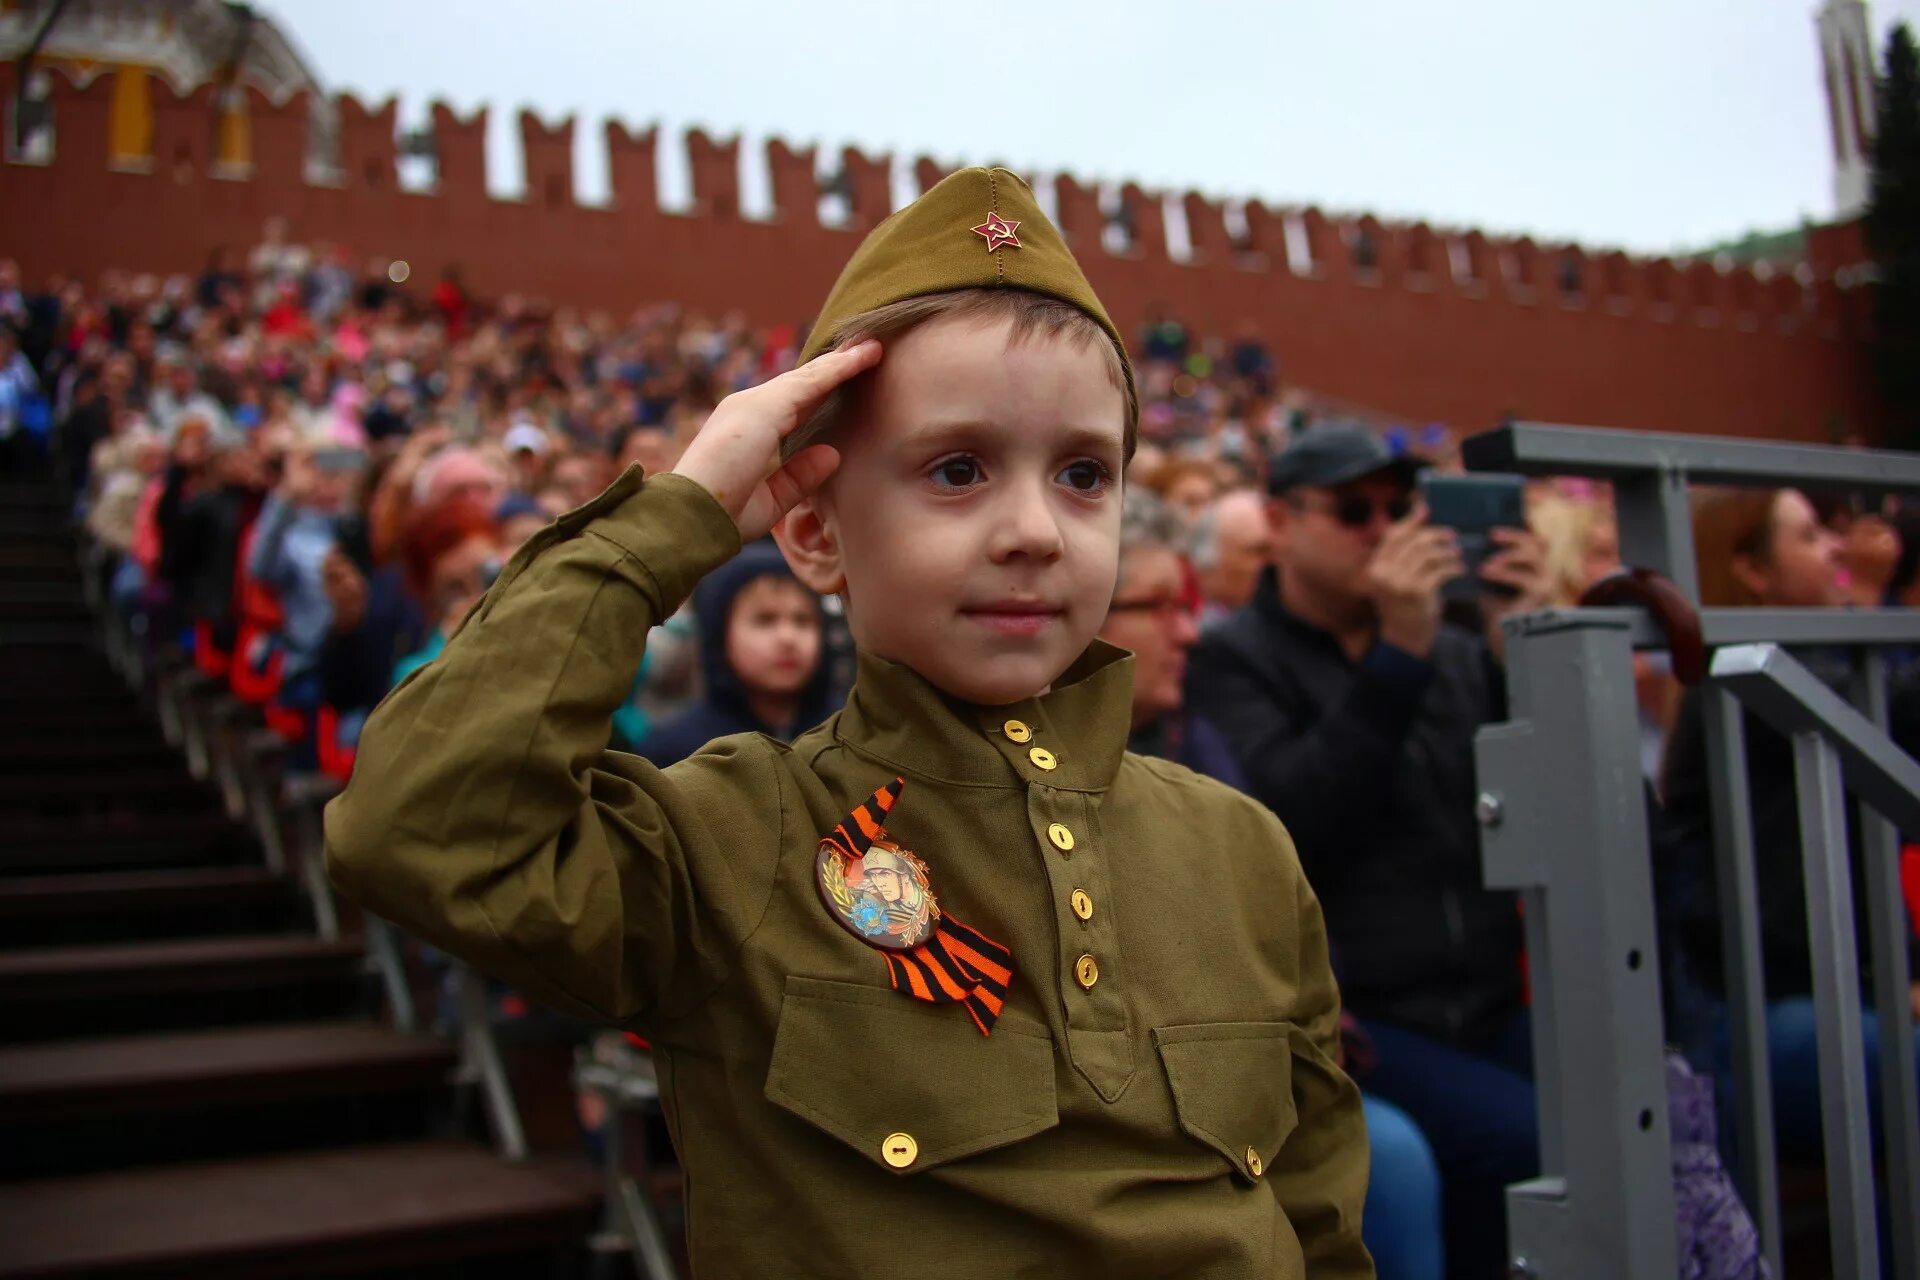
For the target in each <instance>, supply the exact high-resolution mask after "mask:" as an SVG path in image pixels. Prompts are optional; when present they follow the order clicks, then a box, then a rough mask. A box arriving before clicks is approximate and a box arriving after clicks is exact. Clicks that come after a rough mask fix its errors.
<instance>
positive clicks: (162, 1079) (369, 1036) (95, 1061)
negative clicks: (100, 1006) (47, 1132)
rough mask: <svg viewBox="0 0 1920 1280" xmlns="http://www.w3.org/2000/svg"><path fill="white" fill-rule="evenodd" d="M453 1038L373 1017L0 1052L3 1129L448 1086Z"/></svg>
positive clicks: (79, 1042) (11, 1049) (121, 1038)
mask: <svg viewBox="0 0 1920 1280" xmlns="http://www.w3.org/2000/svg"><path fill="white" fill-rule="evenodd" d="M452 1064H453V1050H452V1049H451V1048H450V1047H449V1046H448V1045H447V1044H446V1043H445V1042H443V1041H440V1040H437V1039H433V1038H430V1037H426V1036H416V1035H405V1034H402V1033H401V1032H398V1031H392V1030H389V1029H388V1028H386V1027H383V1026H380V1025H378V1024H376V1023H371V1022H301V1023H293V1024H283V1025H278V1026H259V1027H240V1028H220V1029H215V1030H210V1031H187V1032H175V1033H170V1034H158V1035H139V1036H115V1037H112V1038H103V1039H94V1040H73V1041H63V1042H60V1043H57V1044H37V1045H26V1046H17V1047H13V1048H0V1125H13V1124H19V1123H21V1122H22V1121H24V1120H28V1119H34V1120H45V1119H52V1118H56V1117H66V1116H72V1115H78V1114H81V1113H89V1114H91V1113H99V1112H111V1113H113V1114H126V1113H129V1112H137V1111H152V1110H159V1109H163V1108H167V1107H178V1106H202V1107H203V1106H207V1105H209V1104H216V1103H227V1104H233V1103H240V1102H248V1101H255V1100H258V1099H262V1098H281V1097H288V1096H293V1095H300V1094H312V1093H368V1092H377V1091H381V1090H388V1089H405V1088H418V1087H421V1086H423V1085H431V1084H435V1083H438V1082H439V1081H440V1080H441V1079H442V1078H443V1077H444V1075H445V1073H446V1071H447V1070H448V1068H450V1067H451V1066H452Z"/></svg>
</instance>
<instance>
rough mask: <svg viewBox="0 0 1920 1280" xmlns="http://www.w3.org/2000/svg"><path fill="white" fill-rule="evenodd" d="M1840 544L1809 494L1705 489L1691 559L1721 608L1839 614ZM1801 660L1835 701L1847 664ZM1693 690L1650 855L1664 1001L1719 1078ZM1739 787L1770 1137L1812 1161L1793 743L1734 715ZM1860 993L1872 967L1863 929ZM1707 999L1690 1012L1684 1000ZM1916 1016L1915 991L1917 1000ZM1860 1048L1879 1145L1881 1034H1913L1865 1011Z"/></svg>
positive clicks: (1809, 1018)
mask: <svg viewBox="0 0 1920 1280" xmlns="http://www.w3.org/2000/svg"><path fill="white" fill-rule="evenodd" d="M1840 547H1841V542H1840V538H1839V537H1838V536H1837V535H1836V534H1834V533H1833V532H1832V531H1831V530H1830V529H1828V528H1827V527H1826V526H1824V525H1822V524H1821V523H1820V521H1819V519H1818V518H1817V516H1816V515H1815V512H1814V508H1813V505H1812V504H1811V503H1810V502H1808V500H1807V498H1806V497H1805V495H1803V494H1801V493H1799V492H1798V491H1796V490H1793V489H1750V490H1714V491H1709V492H1706V493H1704V494H1702V495H1701V496H1700V497H1699V498H1698V499H1697V500H1696V504H1695V508H1694V548H1695V554H1696V558H1697V561H1698V568H1699V573H1700V601H1701V603H1702V604H1704V605H1708V606H1714V607H1721V608H1742V607H1755V608H1771V609H1801V608H1832V607H1837V606H1840V605H1843V604H1846V603H1848V596H1847V590H1846V588H1845V586H1844V585H1843V584H1842V581H1841V574H1840V569H1841V558H1840ZM1796 656H1797V657H1798V658H1799V659H1800V660H1801V661H1802V662H1804V663H1806V664H1807V665H1808V666H1809V667H1811V668H1812V669H1813V671H1814V672H1815V674H1816V675H1818V676H1820V677H1821V678H1822V679H1823V680H1824V681H1826V682H1827V683H1828V684H1829V685H1830V686H1831V687H1833V688H1834V689H1835V690H1836V692H1839V693H1841V694H1842V695H1843V696H1844V695H1845V694H1846V693H1847V687H1846V686H1847V681H1848V676H1849V674H1850V673H1849V669H1848V663H1847V662H1846V660H1845V657H1844V655H1836V654H1831V653H1827V652H1824V651H1819V650H1805V651H1797V652H1796ZM1899 696H1900V700H1899V701H1897V702H1896V705H1895V706H1894V708H1893V715H1892V721H1893V726H1894V733H1895V738H1896V740H1897V741H1900V742H1901V745H1902V746H1903V748H1904V749H1905V750H1907V751H1908V752H1910V753H1911V752H1913V751H1914V750H1915V748H1916V747H1920V741H1916V740H1915V734H1914V732H1913V722H1914V717H1913V716H1912V714H1911V701H1912V693H1911V691H1910V690H1908V691H1902V692H1901V694H1900V695H1899ZM1703 716H1704V712H1703V709H1702V704H1701V701H1700V691H1699V690H1697V689H1692V690H1688V691H1687V694H1686V696H1685V697H1684V698H1683V699H1682V701H1681V703H1680V710H1679V714H1678V716H1677V718H1676V720H1675V723H1674V728H1673V734H1672V738H1671V740H1670V741H1669V743H1668V747H1667V755H1666V760H1665V762H1664V766H1663V769H1662V773H1661V781H1660V793H1661V799H1662V812H1661V814H1660V817H1659V831H1658V839H1657V847H1658V853H1659V859H1660V861H1659V863H1657V864H1656V865H1657V867H1658V868H1659V870H1660V871H1661V873H1662V874H1661V888H1662V896H1663V899H1664V902H1663V907H1664V908H1665V911H1664V912H1663V914H1665V915H1666V916H1667V918H1668V919H1669V921H1670V922H1671V923H1670V929H1671V931H1672V933H1673V934H1674V935H1676V936H1673V937H1671V938H1670V939H1669V946H1668V947H1667V948H1665V949H1664V950H1666V951H1670V952H1672V953H1673V955H1672V956H1670V957H1669V959H1670V960H1675V959H1677V960H1678V961H1679V964H1678V966H1675V965H1674V964H1672V963H1669V966H1668V968H1669V971H1670V977H1669V986H1672V987H1675V988H1677V990H1676V991H1675V992H1674V996H1675V997H1677V998H1673V999H1670V1004H1672V1005H1673V1007H1674V1009H1675V1011H1676V1016H1677V1017H1678V1018H1679V1019H1680V1020H1681V1022H1682V1025H1680V1026H1678V1027H1677V1028H1676V1029H1675V1030H1676V1032H1677V1033H1678V1038H1679V1039H1680V1041H1681V1042H1682V1043H1683V1044H1685V1045H1686V1046H1687V1047H1688V1048H1689V1050H1690V1051H1691V1054H1692V1056H1693V1057H1694V1058H1695V1059H1696V1060H1700V1064H1701V1065H1702V1066H1703V1067H1704V1068H1705V1069H1707V1070H1709V1071H1714V1072H1716V1073H1718V1074H1720V1075H1721V1076H1722V1077H1723V1078H1725V1074H1726V1071H1727V1068H1728V1067H1729V1065H1730V1062H1731V1059H1730V1052H1731V1050H1730V1043H1729V1035H1728V1029H1727V1022H1726V1017H1725V1011H1724V1007H1723V1005H1722V1001H1723V1000H1724V996H1725V990H1726V986H1725V973H1724V969H1723V966H1722V953H1721V933H1720V921H1721V913H1720V907H1719V898H1718V893H1717V891H1716V888H1715V876H1714V857H1713V838H1714V836H1713V806H1712V795H1711V789H1712V781H1711V775H1710V773H1709V770H1708V767H1707V751H1706V740H1705V739H1706V733H1705V725H1704V720H1703ZM1743 720H1744V726H1745V736H1746V763H1747V785H1748V792H1749V802H1750V804H1751V806H1752V811H1753V812H1752V816H1753V854H1754V870H1755V880H1756V884H1757V886H1758V889H1759V899H1760V922H1759V923H1760V951H1761V963H1762V966H1763V968H1764V970H1765V975H1766V991H1767V999H1768V1006H1767V1057H1768V1064H1769V1068H1770V1070H1771V1074H1772V1081H1773V1108H1774V1118H1775V1130H1776V1135H1777V1137H1778V1140H1779V1145H1780V1150H1781V1152H1782V1154H1783V1155H1786V1156H1788V1157H1790V1158H1793V1159H1801V1160H1817V1159H1818V1158H1819V1157H1820V1152H1821V1142H1820V1089H1819V1064H1818V1060H1817V1059H1818V1055H1817V1052H1816V1048H1815V1034H1814V1032H1815V1017H1814V1008H1813V999H1812V991H1813V959H1812V954H1811V951H1810V945H1809V942H1808V936H1807V904H1806V889H1805V883H1804V879H1803V875H1802V869H1801V849H1800V823H1799V817H1798V809H1797V802H1796V800H1795V789H1794V767H1793V751H1792V745H1791V743H1789V742H1788V740H1787V739H1786V738H1785V737H1784V736H1782V735H1781V734H1779V733H1778V732H1776V731H1774V730H1773V729H1772V728H1770V727H1769V726H1768V725H1767V724H1765V723H1764V722H1763V721H1761V720H1760V719H1759V718H1758V717H1757V716H1754V715H1751V714H1748V715H1745V716H1744V717H1743ZM1858 836H1859V833H1858V830H1857V829H1853V830H1851V831H1850V833H1849V853H1850V855H1851V857H1852V858H1853V859H1854V861H1855V863H1856V866H1855V871H1856V881H1855V882H1856V883H1859V880H1858V877H1857V873H1858V870H1859V868H1858V865H1857V863H1858V860H1859V857H1860V846H1859V839H1858ZM1861 939H1862V947H1861V952H1860V959H1861V965H1862V970H1863V990H1865V989H1867V988H1866V987H1865V979H1866V977H1868V976H1870V975H1871V972H1872V964H1871V960H1870V957H1869V956H1868V955H1867V953H1866V948H1865V943H1864V939H1865V931H1864V930H1863V931H1862V932H1861ZM1908 939H1909V963H1910V964H1911V965H1912V966H1913V968H1912V970H1911V972H1912V973H1914V974H1915V975H1920V939H1917V938H1916V937H1915V935H1914V934H1913V933H1912V932H1911V930H1909V933H1908ZM1690 994H1692V995H1698V996H1704V1000H1701V1001H1696V1002H1694V1003H1692V1004H1689V1002H1688V1000H1687V997H1688V996H1689V995H1690ZM1912 1013H1913V1017H1914V1018H1915V1019H1920V980H1917V981H1916V984H1915V986H1914V989H1913V993H1912ZM1860 1018H1861V1031H1862V1034H1863V1036H1864V1038H1865V1040H1866V1066H1867V1071H1868V1075H1869V1086H1868V1098H1869V1102H1870V1105H1871V1106H1872V1107H1873V1108H1874V1111H1875V1116H1876V1119H1875V1122H1874V1137H1875V1140H1876V1141H1877V1140H1878V1138H1879V1132H1880V1130H1879V1122H1878V1119H1877V1115H1878V1110H1879V1106H1880V1092H1879V1083H1878V1082H1879V1072H1880V1056H1879V1053H1878V1048H1879V1041H1880V1037H1881V1036H1882V1035H1883V1034H1895V1035H1912V1036H1914V1037H1915V1042H1916V1048H1920V1028H1916V1027H1914V1026H1912V1025H1911V1024H1909V1025H1906V1026H1902V1027H1899V1028H1884V1027H1882V1026H1881V1025H1880V1022H1879V1019H1878V1017H1877V1016H1876V1014H1875V1012H1874V1009H1873V1007H1872V1005H1871V1003H1868V1004H1866V1005H1865V1006H1864V1007H1863V1008H1862V1009H1861V1011H1860Z"/></svg>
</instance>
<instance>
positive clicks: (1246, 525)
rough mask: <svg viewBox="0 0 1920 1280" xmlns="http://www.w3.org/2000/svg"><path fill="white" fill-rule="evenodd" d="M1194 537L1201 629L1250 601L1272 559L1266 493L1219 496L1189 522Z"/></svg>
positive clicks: (1238, 491)
mask: <svg viewBox="0 0 1920 1280" xmlns="http://www.w3.org/2000/svg"><path fill="white" fill-rule="evenodd" d="M1193 540H1194V541H1193V567H1194V572H1195V573H1196V574H1197V575H1198V576H1199V579H1200V596H1201V607H1200V626H1201V628H1202V629H1205V628H1207V627H1210V626H1212V625H1213V624H1214V623H1216V622H1219V621H1220V620H1221V619H1222V618H1225V617H1226V616H1227V615H1228V614H1230V613H1232V612H1233V611H1234V610H1235V609H1238V608H1240V607H1241V606H1242V605H1245V604H1246V603H1247V602H1248V601H1250V600H1252V599H1253V593H1254V591H1255V589H1256V588H1258V587H1259V585H1260V574H1261V571H1262V570H1264V569H1265V568H1266V567H1267V565H1268V564H1269V563H1270V562H1271V561H1272V559H1273V533H1272V529H1271V527H1270V526H1269V525H1268V523H1267V500H1266V498H1265V496H1264V495H1262V494H1261V493H1260V492H1259V491H1258V490H1257V489H1230V490H1228V491H1227V492H1226V493H1223V494H1221V495H1220V496H1219V497H1218V498H1216V499H1214V501H1213V503H1212V505H1210V506H1209V507H1207V509H1206V510H1205V511H1203V512H1201V513H1200V518H1199V519H1198V520H1196V521H1195V522H1194V527H1193Z"/></svg>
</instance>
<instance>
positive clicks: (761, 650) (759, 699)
mask: <svg viewBox="0 0 1920 1280" xmlns="http://www.w3.org/2000/svg"><path fill="white" fill-rule="evenodd" d="M693 605H694V610H695V614H696V617H697V621H698V626H699V635H700V672H701V678H702V692H701V696H700V699H699V701H698V702H696V703H695V704H694V705H692V706H690V707H688V708H687V709H686V710H684V711H682V712H681V713H680V714H679V715H677V716H675V717H674V718H673V719H671V720H667V721H665V722H663V723H661V724H659V725H656V726H655V727H654V728H653V731H652V732H651V733H649V734H648V735H647V736H646V737H645V738H644V739H642V740H641V742H640V744H639V747H638V748H637V749H638V751H639V753H640V754H641V755H643V756H645V757H646V758H647V759H649V760H651V761H653V762H654V763H655V764H657V765H662V766H665V765H669V764H672V763H674V762H675V761H676V760H684V759H686V758H687V757H688V756H690V755H692V754H693V753H694V752H696V751H698V750H700V748H702V747H704V746H706V745H707V743H709V742H711V741H713V740H714V739H716V738H724V737H727V736H728V735H730V734H735V733H764V734H766V735H768V736H769V737H773V738H777V739H779V740H780V741H782V742H791V741H792V740H793V739H794V738H795V737H796V736H797V735H799V734H801V733H804V732H806V731H807V730H808V729H811V728H813V726H814V725H816V724H819V723H820V721H822V720H824V719H825V718H826V717H827V714H828V713H829V712H830V711H832V710H833V696H832V695H833V690H832V688H831V686H830V684H829V681H828V674H829V673H828V671H827V667H826V663H825V662H823V661H822V660H821V657H822V654H821V613H820V599H819V597H818V596H815V595H814V594H813V593H812V592H811V591H809V590H807V589H806V588H805V587H804V586H802V585H801V584H800V581H799V580H798V579H797V578H795V577H794V576H793V570H792V569H790V568H788V567H787V562H786V560H785V559H783V558H782V557H781V555H780V552H779V550H778V549H777V548H775V547H773V546H771V545H768V544H764V543H763V544H760V545H756V546H751V547H748V548H746V549H745V550H743V551H742V552H741V553H740V554H739V555H738V556H736V557H734V559H733V560H731V561H729V562H728V563H727V564H726V565H724V566H722V567H721V568H720V569H718V570H716V571H715V572H713V573H712V574H710V575H709V576H708V577H707V578H706V580H705V581H703V582H702V583H701V584H700V586H699V587H698V588H697V589H696V590H695V591H694V595H693Z"/></svg>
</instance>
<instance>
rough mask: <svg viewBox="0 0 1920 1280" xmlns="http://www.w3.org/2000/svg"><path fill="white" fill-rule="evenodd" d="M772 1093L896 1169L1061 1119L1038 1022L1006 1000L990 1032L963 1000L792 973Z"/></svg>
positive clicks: (1049, 1047)
mask: <svg viewBox="0 0 1920 1280" xmlns="http://www.w3.org/2000/svg"><path fill="white" fill-rule="evenodd" d="M766 1095H767V1100H768V1101H770V1102H773V1103H775V1104H776V1105H778V1106H781V1107H784V1108H786V1109H787V1110H788V1111H791V1112H792V1113H793V1114H794V1115H797V1116H799V1117H800V1118H801V1119H803V1120H805V1121H807V1122H808V1123H809V1124H812V1125H815V1126H816V1127H818V1128H820V1129H822V1130H824V1131H825V1132H827V1133H829V1134H831V1135H832V1136H834V1137H835V1138H838V1139H839V1140H840V1141H842V1142H844V1143H846V1144H847V1145H848V1146H850V1147H852V1148H853V1149H854V1150H855V1151H858V1152H859V1153H860V1154H862V1155H864V1156H866V1157H867V1158H868V1159H869V1160H871V1161H873V1162H874V1163H875V1164H877V1165H879V1166H880V1167H881V1168H883V1169H886V1170H888V1171H889V1172H892V1173H900V1174H911V1173H918V1172H920V1171H921V1170H923V1169H931V1168H933V1167H934V1166H936V1165H940V1164H944V1163H946V1162H947V1161H949V1160H957V1159H959V1158H961V1157H962V1156H970V1155H975V1154H978V1153H979V1152H982V1151H990V1150H992V1149H993V1148H995V1147H1004V1146H1009V1145H1011V1144H1013V1143H1015V1142H1019V1141H1021V1140H1022V1139H1025V1138H1030V1137H1032V1136H1033V1135H1034V1134H1036V1133H1041V1132H1044V1131H1045V1130H1047V1129H1051V1128H1053V1127H1054V1126H1055V1125H1057V1124H1059V1123H1060V1112H1059V1108H1058V1106H1057V1104H1056V1102H1055V1097H1054V1073H1053V1038H1052V1036H1051V1035H1049V1034H1048V1032H1047V1029H1046V1028H1045V1027H1044V1026H1042V1025H1040V1024H1039V1023H1038V1022H1032V1021H1030V1020H1027V1019H1022V1018H1020V1017H1019V1016H1018V1015H1015V1014H1012V1012H1011V1011H1009V1012H1008V1013H1006V1014H1003V1015H1002V1016H1001V1019H1000V1021H999V1023H998V1024H996V1025H995V1027H994V1029H993V1034H992V1035H991V1036H983V1035H981V1034H980V1032H979V1031H978V1030H977V1029H976V1028H975V1027H974V1025H973V1020H972V1019H971V1018H969V1017H967V1015H966V1013H965V1012H964V1011H963V1010H961V1009H960V1008H959V1007H958V1006H957V1005H932V1004H925V1003H922V1002H921V1001H918V1000H912V999H909V998H908V997H906V996H903V995H901V994H900V993H899V992H897V991H894V990H892V989H891V988H888V987H868V986H861V985H859V984H857V983H849V982H827V981H824V980H822V979H819V978H801V977H789V978H788V979H787V986H786V995H785V998H784V1000H783V1001H782V1003H781V1005H780V1029H779V1032H778V1034H777V1035H776V1036H775V1038H774V1043H773V1063H772V1065H771V1066H770V1067H769V1068H768V1070H767V1084H766Z"/></svg>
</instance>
